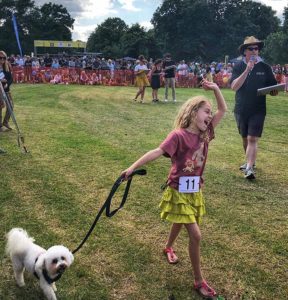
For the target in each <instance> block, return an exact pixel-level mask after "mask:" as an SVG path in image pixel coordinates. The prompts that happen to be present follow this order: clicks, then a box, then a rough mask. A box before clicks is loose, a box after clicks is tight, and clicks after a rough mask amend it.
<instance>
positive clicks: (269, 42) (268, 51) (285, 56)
mask: <svg viewBox="0 0 288 300" xmlns="http://www.w3.org/2000/svg"><path fill="white" fill-rule="evenodd" d="M283 17H284V22H283V26H282V27H281V29H280V30H279V31H278V32H276V33H271V34H270V35H268V37H267V38H266V40H265V47H264V49H263V57H265V60H267V62H269V63H271V64H286V63H287V61H288V52H287V49H288V7H285V8H284V13H283Z"/></svg>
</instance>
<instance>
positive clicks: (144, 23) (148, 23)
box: [139, 21, 153, 29]
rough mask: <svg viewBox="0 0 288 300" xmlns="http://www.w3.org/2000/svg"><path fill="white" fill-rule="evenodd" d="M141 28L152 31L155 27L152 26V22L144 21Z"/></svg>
mask: <svg viewBox="0 0 288 300" xmlns="http://www.w3.org/2000/svg"><path fill="white" fill-rule="evenodd" d="M139 24H140V25H141V26H143V27H144V28H146V29H152V28H153V25H152V24H151V22H150V21H143V22H140V23H139Z"/></svg>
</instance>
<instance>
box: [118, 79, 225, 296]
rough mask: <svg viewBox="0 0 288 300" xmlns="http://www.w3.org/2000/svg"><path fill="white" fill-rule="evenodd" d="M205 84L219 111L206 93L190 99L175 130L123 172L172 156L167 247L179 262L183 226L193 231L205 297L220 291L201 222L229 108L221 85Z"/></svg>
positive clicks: (198, 281) (165, 213) (165, 200)
mask: <svg viewBox="0 0 288 300" xmlns="http://www.w3.org/2000/svg"><path fill="white" fill-rule="evenodd" d="M202 86H203V88H204V89H206V90H213V91H214V94H215V98H216V101H217V107H218V109H217V111H216V113H215V114H214V115H212V109H211V104H210V102H209V100H208V99H206V98H205V97H204V96H197V97H194V98H191V99H190V100H188V101H186V102H185V103H184V104H183V106H182V107H181V109H180V111H179V113H178V116H177V118H176V120H175V130H173V131H172V132H171V133H170V134H169V135H168V137H167V138H166V139H165V140H164V141H163V142H162V143H161V144H160V146H159V147H158V148H156V149H154V150H151V151H149V152H147V153H146V154H144V155H143V156H142V157H141V158H140V159H138V160H137V161H136V162H134V163H133V164H132V165H131V166H130V167H129V168H128V169H126V170H125V171H123V172H122V175H123V176H125V179H127V178H128V177H129V175H131V173H132V172H133V171H134V170H135V169H137V168H139V167H141V166H142V165H144V164H145V163H148V162H150V161H152V160H155V159H156V158H158V157H160V156H161V155H164V156H166V157H170V159H171V162H172V166H171V169H170V173H169V176H168V180H167V187H166V189H165V191H164V193H163V196H162V200H161V202H160V205H159V206H160V209H161V218H162V219H164V220H168V221H170V222H171V223H172V227H171V231H170V234H169V236H168V240H167V242H166V246H165V248H164V254H165V256H166V258H167V260H168V262H169V263H170V264H175V263H177V262H178V258H177V256H176V254H175V252H174V250H173V248H172V246H173V243H174V241H175V240H176V238H177V236H178V234H179V232H180V230H181V228H182V226H183V225H184V227H185V228H186V230H187V232H188V235H189V248H188V249H189V256H190V260H191V264H192V268H193V272H194V288H195V290H196V291H197V292H198V293H199V294H200V295H201V296H202V297H206V298H209V297H214V296H216V292H215V291H214V290H213V289H212V288H211V287H210V286H209V285H208V283H207V282H206V281H205V279H204V277H203V275H202V272H201V267H200V240H201V233H200V229H199V223H200V222H201V218H202V216H203V215H204V214H205V202H204V199H203V196H202V186H203V178H202V174H203V171H204V167H205V163H206V159H207V153H208V145H209V142H210V141H211V140H212V139H213V138H214V128H215V127H216V126H217V125H218V123H219V122H220V120H221V119H222V117H223V116H224V114H225V111H226V110H227V106H226V103H225V100H224V97H223V95H222V93H221V91H220V89H219V87H218V86H217V85H216V84H215V83H213V82H209V81H207V80H205V79H203V81H202Z"/></svg>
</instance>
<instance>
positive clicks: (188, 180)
mask: <svg viewBox="0 0 288 300" xmlns="http://www.w3.org/2000/svg"><path fill="white" fill-rule="evenodd" d="M199 189H200V176H181V177H180V178H179V189H178V191H179V192H180V193H196V192H199Z"/></svg>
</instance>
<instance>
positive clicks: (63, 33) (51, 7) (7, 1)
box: [0, 0, 74, 54]
mask: <svg viewBox="0 0 288 300" xmlns="http://www.w3.org/2000/svg"><path fill="white" fill-rule="evenodd" d="M1 6H2V7H3V9H1V10H0V45H1V48H2V49H5V50H6V51H7V53H8V54H9V53H10V54H11V53H19V50H18V46H17V42H16V38H15V34H14V29H13V26H12V12H13V13H14V15H15V16H16V19H17V24H18V32H19V39H20V42H21V46H22V49H23V52H24V53H29V52H31V51H33V49H34V40H35V39H47V40H68V41H70V40H71V37H72V34H71V30H72V29H73V23H74V19H73V18H71V17H70V15H69V13H68V11H67V9H66V8H65V7H63V6H62V5H57V4H52V3H48V4H44V5H43V6H42V7H36V6H35V3H34V1H32V0H21V1H19V0H2V1H1Z"/></svg>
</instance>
